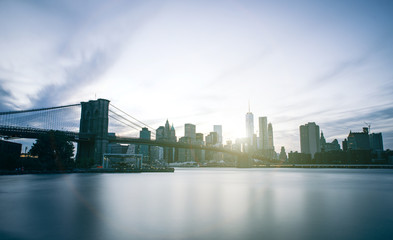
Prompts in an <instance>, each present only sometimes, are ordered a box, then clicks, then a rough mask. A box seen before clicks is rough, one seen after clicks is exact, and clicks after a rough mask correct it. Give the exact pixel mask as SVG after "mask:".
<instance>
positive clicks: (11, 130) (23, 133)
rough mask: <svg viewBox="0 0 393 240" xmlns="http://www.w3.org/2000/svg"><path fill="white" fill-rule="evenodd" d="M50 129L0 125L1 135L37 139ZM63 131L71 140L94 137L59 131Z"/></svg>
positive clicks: (85, 139) (84, 139) (76, 140)
mask: <svg viewBox="0 0 393 240" xmlns="http://www.w3.org/2000/svg"><path fill="white" fill-rule="evenodd" d="M50 131H56V130H50V129H41V128H31V127H15V126H4V125H0V136H3V137H5V138H33V139H37V138H38V137H39V136H41V135H44V134H48V133H49V132H50ZM58 132H61V133H63V134H64V135H65V136H66V137H67V138H68V140H69V141H73V142H81V141H91V140H93V139H94V135H92V134H80V133H78V132H71V131H58Z"/></svg>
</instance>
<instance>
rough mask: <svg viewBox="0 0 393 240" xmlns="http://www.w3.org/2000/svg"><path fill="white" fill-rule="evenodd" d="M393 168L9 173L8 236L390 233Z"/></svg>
mask: <svg viewBox="0 0 393 240" xmlns="http://www.w3.org/2000/svg"><path fill="white" fill-rule="evenodd" d="M392 236H393V170H380V169H217V168H215V169H211V168H190V169H176V171H175V173H141V174H48V175H22V176H0V239H391V237H392Z"/></svg>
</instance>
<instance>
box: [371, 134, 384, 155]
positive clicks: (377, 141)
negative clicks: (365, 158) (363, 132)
mask: <svg viewBox="0 0 393 240" xmlns="http://www.w3.org/2000/svg"><path fill="white" fill-rule="evenodd" d="M369 139H370V147H371V149H372V150H373V151H383V142H382V133H371V134H370V135H369Z"/></svg>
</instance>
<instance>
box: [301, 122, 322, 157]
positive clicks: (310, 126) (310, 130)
mask: <svg viewBox="0 0 393 240" xmlns="http://www.w3.org/2000/svg"><path fill="white" fill-rule="evenodd" d="M299 130H300V150H301V153H306V154H311V156H312V157H314V154H315V153H316V152H320V151H321V148H320V139H319V126H318V125H316V124H315V122H309V123H307V124H305V125H301V126H300V127H299Z"/></svg>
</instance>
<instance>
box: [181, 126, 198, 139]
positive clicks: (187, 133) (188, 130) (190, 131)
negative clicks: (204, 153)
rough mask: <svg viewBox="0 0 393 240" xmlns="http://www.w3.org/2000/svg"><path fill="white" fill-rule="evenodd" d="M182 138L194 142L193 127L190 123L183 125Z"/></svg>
mask: <svg viewBox="0 0 393 240" xmlns="http://www.w3.org/2000/svg"><path fill="white" fill-rule="evenodd" d="M184 136H185V137H189V138H190V139H191V141H195V140H196V133H195V125H194V124H191V123H186V124H184Z"/></svg>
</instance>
